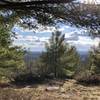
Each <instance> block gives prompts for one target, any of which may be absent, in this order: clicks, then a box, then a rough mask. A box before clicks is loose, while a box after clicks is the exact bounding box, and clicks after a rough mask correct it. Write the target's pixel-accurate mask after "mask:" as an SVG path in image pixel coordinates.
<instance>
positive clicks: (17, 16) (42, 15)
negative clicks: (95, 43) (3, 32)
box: [0, 0, 100, 33]
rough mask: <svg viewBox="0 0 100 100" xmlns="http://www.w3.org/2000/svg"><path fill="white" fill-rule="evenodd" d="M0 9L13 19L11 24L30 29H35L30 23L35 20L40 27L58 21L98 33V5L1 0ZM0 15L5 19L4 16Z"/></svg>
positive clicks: (62, 0)
mask: <svg viewBox="0 0 100 100" xmlns="http://www.w3.org/2000/svg"><path fill="white" fill-rule="evenodd" d="M0 9H1V12H2V11H3V12H4V11H5V13H7V14H8V17H9V18H11V19H12V18H13V20H11V22H13V21H14V23H15V22H17V23H18V22H19V23H20V24H21V25H24V26H26V25H27V26H28V27H31V28H36V25H34V22H32V21H31V19H36V20H37V22H38V23H40V24H42V25H51V24H52V25H55V24H56V23H57V22H59V21H60V22H65V23H70V24H71V25H76V26H78V27H86V28H88V29H89V30H92V31H95V32H93V33H99V31H100V4H96V5H93V4H83V3H79V2H76V0H41V1H39V0H34V1H33V0H25V1H22V0H17V1H16V0H2V1H0ZM0 15H1V16H0V17H2V18H5V16H4V14H0ZM8 17H7V18H8ZM26 19H27V20H26ZM0 21H1V20H0ZM7 21H8V20H7Z"/></svg>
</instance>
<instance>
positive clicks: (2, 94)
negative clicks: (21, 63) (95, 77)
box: [0, 80, 100, 100]
mask: <svg viewBox="0 0 100 100" xmlns="http://www.w3.org/2000/svg"><path fill="white" fill-rule="evenodd" d="M0 100H100V85H98V86H93V85H91V86H85V85H81V84H78V83H77V82H76V81H75V80H66V81H51V82H48V83H44V84H36V85H29V86H25V87H6V88H0Z"/></svg>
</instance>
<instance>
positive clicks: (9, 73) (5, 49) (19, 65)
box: [0, 26, 24, 80]
mask: <svg viewBox="0 0 100 100" xmlns="http://www.w3.org/2000/svg"><path fill="white" fill-rule="evenodd" d="M11 35H12V34H11V33H10V32H9V31H8V29H6V28H5V29H4V27H3V26H2V27H0V77H1V78H2V76H3V77H6V78H9V79H11V80H12V78H13V77H14V75H16V74H18V71H19V70H20V69H23V67H24V61H23V57H24V56H23V55H24V51H23V50H22V49H21V48H20V47H15V46H12V40H11Z"/></svg>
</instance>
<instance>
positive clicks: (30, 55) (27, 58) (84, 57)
mask: <svg viewBox="0 0 100 100" xmlns="http://www.w3.org/2000/svg"><path fill="white" fill-rule="evenodd" d="M41 53H42V52H27V53H26V54H25V61H26V62H27V61H32V60H35V59H37V58H38V57H39V56H40V55H41ZM78 53H79V55H80V58H81V60H82V61H86V60H87V58H88V52H85V51H79V52H78Z"/></svg>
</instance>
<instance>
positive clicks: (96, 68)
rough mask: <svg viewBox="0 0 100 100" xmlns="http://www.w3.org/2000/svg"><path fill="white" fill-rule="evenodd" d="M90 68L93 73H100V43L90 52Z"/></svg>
mask: <svg viewBox="0 0 100 100" xmlns="http://www.w3.org/2000/svg"><path fill="white" fill-rule="evenodd" d="M89 59H90V65H89V66H90V70H91V72H92V73H93V74H100V44H99V46H98V47H94V48H93V49H92V51H91V52H90V56H89Z"/></svg>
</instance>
